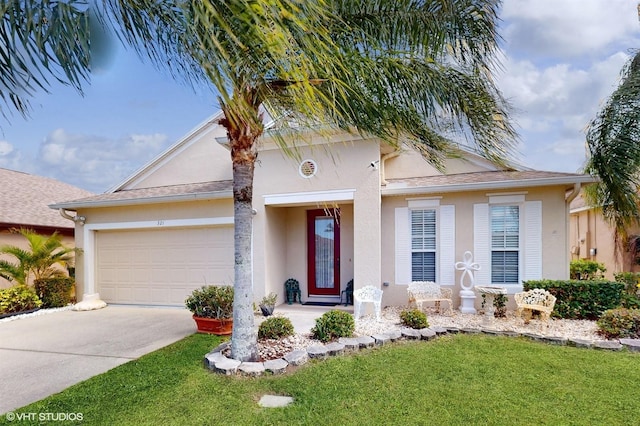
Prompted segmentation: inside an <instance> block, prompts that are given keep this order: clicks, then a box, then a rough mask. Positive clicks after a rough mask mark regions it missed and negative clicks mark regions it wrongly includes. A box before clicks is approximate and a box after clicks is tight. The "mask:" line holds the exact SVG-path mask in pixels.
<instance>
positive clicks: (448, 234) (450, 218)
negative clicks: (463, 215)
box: [438, 206, 456, 285]
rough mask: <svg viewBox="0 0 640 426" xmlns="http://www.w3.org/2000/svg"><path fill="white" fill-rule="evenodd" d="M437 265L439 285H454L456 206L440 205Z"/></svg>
mask: <svg viewBox="0 0 640 426" xmlns="http://www.w3.org/2000/svg"><path fill="white" fill-rule="evenodd" d="M439 220H440V223H439V232H440V234H439V244H438V254H439V256H440V261H439V265H438V269H439V275H440V279H439V280H438V281H439V282H438V284H440V285H454V284H455V280H456V269H455V265H456V259H455V256H456V207H455V206H440V217H439Z"/></svg>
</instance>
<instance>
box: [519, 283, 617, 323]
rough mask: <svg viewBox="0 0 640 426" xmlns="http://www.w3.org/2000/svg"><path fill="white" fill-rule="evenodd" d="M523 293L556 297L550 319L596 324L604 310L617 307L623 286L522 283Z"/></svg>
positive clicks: (608, 284) (611, 284)
mask: <svg viewBox="0 0 640 426" xmlns="http://www.w3.org/2000/svg"><path fill="white" fill-rule="evenodd" d="M522 284H523V288H524V290H525V291H528V290H531V289H533V288H541V289H544V290H547V291H549V293H551V294H553V295H554V296H555V297H556V304H555V307H554V309H553V316H557V317H560V318H565V319H588V320H597V319H598V318H600V316H601V315H602V313H603V312H604V311H606V310H608V309H615V308H617V307H619V306H620V300H621V294H622V289H623V288H624V284H621V283H617V282H613V281H579V280H569V281H554V280H539V281H524V282H523V283H522Z"/></svg>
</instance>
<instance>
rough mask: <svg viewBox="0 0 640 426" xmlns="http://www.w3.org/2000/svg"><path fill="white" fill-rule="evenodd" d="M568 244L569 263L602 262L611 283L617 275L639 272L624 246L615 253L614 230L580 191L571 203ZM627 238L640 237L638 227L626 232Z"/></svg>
mask: <svg viewBox="0 0 640 426" xmlns="http://www.w3.org/2000/svg"><path fill="white" fill-rule="evenodd" d="M569 221H570V227H569V242H570V253H571V258H572V260H577V259H588V260H593V261H596V262H599V263H602V264H603V265H604V266H605V267H606V268H607V271H606V272H605V278H606V279H610V280H613V279H614V275H615V274H616V273H618V272H639V271H640V265H639V264H638V263H637V262H636V260H635V256H634V255H633V253H632V252H631V251H630V250H628V249H627V248H625V247H620V248H619V249H617V250H616V237H615V229H614V227H613V226H611V224H610V223H609V222H607V221H606V220H605V219H604V216H603V215H602V209H601V208H600V207H598V206H592V205H590V204H589V203H588V202H587V201H586V199H585V197H584V196H583V193H582V192H581V193H580V195H579V196H578V197H576V198H575V199H574V200H573V201H572V202H571V208H570V211H569ZM627 233H628V234H629V236H630V237H634V236H635V237H637V236H639V235H640V227H638V226H634V227H631V228H629V229H627Z"/></svg>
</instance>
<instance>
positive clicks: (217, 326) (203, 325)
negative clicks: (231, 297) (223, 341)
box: [193, 315, 233, 336]
mask: <svg viewBox="0 0 640 426" xmlns="http://www.w3.org/2000/svg"><path fill="white" fill-rule="evenodd" d="M193 319H194V321H195V322H196V326H197V327H198V333H208V334H215V335H218V336H228V335H230V334H231V332H232V330H233V319H226V318H225V319H219V318H201V317H197V316H195V315H194V316H193Z"/></svg>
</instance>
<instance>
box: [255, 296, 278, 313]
mask: <svg viewBox="0 0 640 426" xmlns="http://www.w3.org/2000/svg"><path fill="white" fill-rule="evenodd" d="M277 299H278V295H277V294H275V293H273V292H272V293H269V294H267V295H266V296H265V297H263V298H262V300H261V301H260V304H259V305H258V306H260V310H261V311H262V315H264V316H265V317H268V316H269V315H271V314H273V310H274V309H275V307H276V300H277Z"/></svg>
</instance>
